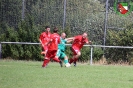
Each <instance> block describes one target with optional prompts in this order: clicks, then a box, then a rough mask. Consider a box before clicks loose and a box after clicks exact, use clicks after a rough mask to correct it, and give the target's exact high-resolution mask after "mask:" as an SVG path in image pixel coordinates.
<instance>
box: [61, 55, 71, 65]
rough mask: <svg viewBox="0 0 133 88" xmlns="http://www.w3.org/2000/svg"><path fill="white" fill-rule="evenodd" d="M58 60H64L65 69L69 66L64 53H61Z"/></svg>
mask: <svg viewBox="0 0 133 88" xmlns="http://www.w3.org/2000/svg"><path fill="white" fill-rule="evenodd" d="M60 58H61V60H64V63H65V67H70V66H71V65H70V64H69V62H68V57H67V56H66V54H65V53H64V52H61V55H60Z"/></svg>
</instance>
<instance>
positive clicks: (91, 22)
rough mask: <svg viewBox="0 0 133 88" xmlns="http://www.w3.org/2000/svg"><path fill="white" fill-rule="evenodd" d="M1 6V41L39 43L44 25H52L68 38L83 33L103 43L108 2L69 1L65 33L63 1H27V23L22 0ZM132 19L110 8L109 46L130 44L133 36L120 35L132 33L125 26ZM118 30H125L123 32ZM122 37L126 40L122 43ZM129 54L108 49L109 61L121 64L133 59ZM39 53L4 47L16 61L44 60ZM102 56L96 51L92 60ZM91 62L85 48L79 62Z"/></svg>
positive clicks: (4, 53) (7, 0)
mask: <svg viewBox="0 0 133 88" xmlns="http://www.w3.org/2000/svg"><path fill="white" fill-rule="evenodd" d="M112 2H113V1H112ZM112 2H109V3H112ZM0 4H1V9H0V12H1V13H0V15H1V16H0V20H1V22H0V33H1V35H0V41H1V42H2V41H6V42H8V41H9V42H39V41H38V38H39V35H40V33H41V32H42V31H43V30H44V28H43V26H45V25H50V26H51V29H52V28H53V27H54V26H57V27H58V28H59V29H61V31H60V33H61V32H64V31H65V32H66V34H67V35H68V37H71V36H74V35H77V34H82V33H83V32H85V31H86V32H87V33H88V34H89V39H90V40H91V41H92V42H93V44H100V45H101V44H103V37H104V36H103V35H104V20H105V0H69V1H67V3H66V25H65V29H64V30H63V27H62V25H63V19H64V16H63V14H64V9H63V8H64V1H63V0H30V1H29V0H25V9H24V10H25V15H24V17H25V18H24V20H22V17H21V15H22V0H1V1H0ZM131 17H132V15H129V16H127V17H121V16H119V15H118V14H116V13H115V12H114V11H113V10H112V9H111V10H110V9H109V13H108V27H109V28H108V32H107V37H106V39H107V41H106V45H123V46H128V43H127V42H131V36H132V35H130V38H129V37H124V38H123V37H122V38H121V36H126V35H129V34H130V33H132V32H129V31H128V30H130V27H131V26H128V27H127V28H126V26H127V25H128V24H129V23H130V22H132V19H131ZM110 27H112V28H110ZM119 28H120V29H123V30H120V29H119ZM124 32H125V33H124ZM122 33H123V34H122ZM112 35H113V36H112ZM117 38H118V39H117ZM120 38H121V39H123V40H121V39H120ZM116 39H117V40H116ZM114 41H116V42H114ZM118 41H119V42H118ZM124 42H125V43H124ZM131 46H132V45H131ZM127 51H131V50H128V49H127V50H122V52H121V50H119V49H106V52H107V53H106V56H107V58H111V60H113V61H118V60H120V58H121V60H123V61H129V59H127V58H129V57H131V56H132V55H131V53H132V52H127ZM40 52H41V48H40V46H39V45H11V44H3V45H2V56H3V58H7V57H12V58H14V59H25V60H26V59H32V60H42V59H43V57H42V56H41V55H40ZM114 52H117V53H114ZM66 53H67V54H68V56H71V51H70V49H69V47H67V51H66ZM120 53H123V54H122V55H123V56H122V55H121V56H120ZM127 53H128V54H127ZM102 54H103V50H102V48H94V55H93V57H94V58H93V59H95V60H99V59H100V57H101V55H102ZM110 55H111V56H110ZM119 56H120V57H119ZM125 56H128V57H125ZM125 58H126V59H125ZM89 59H90V48H89V47H87V48H86V47H85V48H83V49H82V55H81V57H80V61H87V60H89Z"/></svg>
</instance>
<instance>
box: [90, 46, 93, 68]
mask: <svg viewBox="0 0 133 88" xmlns="http://www.w3.org/2000/svg"><path fill="white" fill-rule="evenodd" d="M92 56H93V46H91V59H90V65H92V64H93V63H92V62H93V58H92Z"/></svg>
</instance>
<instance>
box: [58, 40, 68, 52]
mask: <svg viewBox="0 0 133 88" xmlns="http://www.w3.org/2000/svg"><path fill="white" fill-rule="evenodd" d="M60 40H61V42H60V44H58V49H60V50H61V51H63V52H64V51H65V49H66V45H65V44H66V43H67V41H66V40H65V39H62V38H60Z"/></svg>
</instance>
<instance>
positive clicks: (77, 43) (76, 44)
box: [72, 35, 88, 50]
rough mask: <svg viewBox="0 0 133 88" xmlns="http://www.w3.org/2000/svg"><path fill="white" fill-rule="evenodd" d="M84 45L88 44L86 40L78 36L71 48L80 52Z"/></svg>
mask: <svg viewBox="0 0 133 88" xmlns="http://www.w3.org/2000/svg"><path fill="white" fill-rule="evenodd" d="M85 43H88V39H87V38H83V37H82V35H78V36H75V37H74V41H73V44H72V47H76V48H78V49H79V50H80V49H81V48H82V47H83V45H84V44H85Z"/></svg>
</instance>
